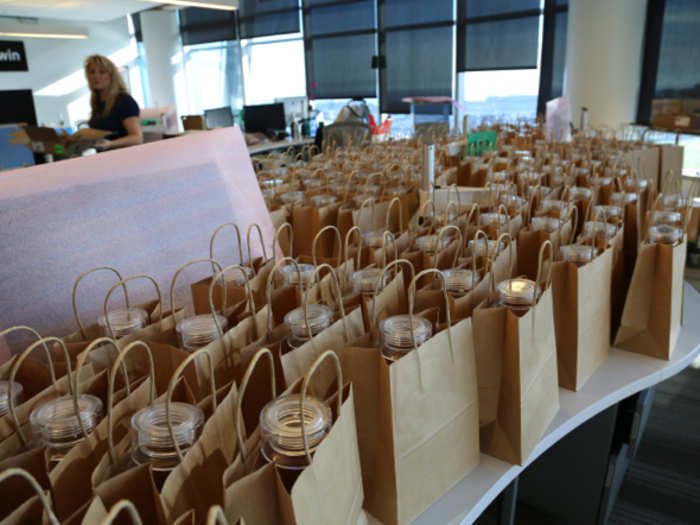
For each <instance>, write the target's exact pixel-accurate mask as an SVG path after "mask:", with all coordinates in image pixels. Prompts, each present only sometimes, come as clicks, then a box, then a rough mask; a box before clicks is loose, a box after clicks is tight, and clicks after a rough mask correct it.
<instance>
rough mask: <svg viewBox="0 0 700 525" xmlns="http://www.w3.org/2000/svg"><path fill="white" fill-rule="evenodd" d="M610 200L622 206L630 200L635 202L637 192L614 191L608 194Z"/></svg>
mask: <svg viewBox="0 0 700 525" xmlns="http://www.w3.org/2000/svg"><path fill="white" fill-rule="evenodd" d="M610 202H612V203H613V204H614V205H615V206H623V205H625V204H629V203H632V202H637V194H636V193H635V192H621V191H615V192H613V193H612V194H611V195H610Z"/></svg>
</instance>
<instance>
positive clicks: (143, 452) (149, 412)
mask: <svg viewBox="0 0 700 525" xmlns="http://www.w3.org/2000/svg"><path fill="white" fill-rule="evenodd" d="M170 421H171V423H172V427H173V437H174V438H175V440H174V441H173V438H172V437H171V436H170V431H169V430H168V419H167V417H166V410H165V403H158V404H155V405H150V406H147V407H145V408H142V409H141V410H139V411H138V412H136V413H135V414H134V415H133V416H131V428H132V429H133V430H134V432H135V433H136V443H135V446H134V447H133V448H132V452H131V458H132V460H133V461H134V463H136V464H137V465H142V464H144V463H150V464H151V466H152V468H153V470H156V471H169V470H173V469H174V468H175V467H177V465H178V464H179V463H180V459H179V457H178V455H177V450H176V448H175V443H177V444H178V445H179V446H180V451H181V452H182V455H183V456H184V455H185V454H186V453H187V451H188V450H189V449H190V447H191V446H192V445H193V444H194V442H195V441H196V440H197V438H198V437H199V433H200V430H201V428H202V425H203V424H204V413H203V412H202V411H201V410H200V409H199V408H197V407H196V406H194V405H190V404H188V403H171V404H170Z"/></svg>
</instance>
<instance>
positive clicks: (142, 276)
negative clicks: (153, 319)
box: [103, 273, 175, 338]
mask: <svg viewBox="0 0 700 525" xmlns="http://www.w3.org/2000/svg"><path fill="white" fill-rule="evenodd" d="M133 279H148V280H149V281H151V283H153V287H154V288H155V289H156V297H158V304H159V305H160V312H159V313H158V321H160V324H161V331H163V297H162V295H161V293H160V286H158V283H157V282H156V280H155V279H154V278H153V277H151V276H150V275H146V274H145V273H140V274H138V275H130V276H129V277H126V278H124V279H122V280H120V281H119V282H118V283H115V284H113V285H112V287H111V288H110V289H109V291H108V292H107V295H106V296H105V302H104V304H103V310H104V314H105V325H106V326H107V334H108V335H109V337H112V338H115V337H114V331H113V330H112V323H111V322H110V320H109V311H108V310H107V305H108V304H109V298H110V296H111V295H112V292H114V290H116V289H117V288H118V287H119V286H123V287H124V288H126V283H127V282H128V281H131V280H133ZM170 307H171V311H170V314H171V315H172V316H173V319H174V318H175V310H173V309H172V304H171V305H170ZM126 311H127V319H128V318H129V316H130V314H129V311H130V310H129V306H128V304H127V310H126ZM149 317H150V315H149ZM149 321H150V319H149Z"/></svg>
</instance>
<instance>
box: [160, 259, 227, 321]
mask: <svg viewBox="0 0 700 525" xmlns="http://www.w3.org/2000/svg"><path fill="white" fill-rule="evenodd" d="M200 262H209V263H211V264H212V267H214V266H216V267H217V268H218V269H219V271H221V270H222V268H221V264H219V261H217V260H216V259H210V258H209V257H202V258H200V259H193V260H191V261H189V262H186V263H185V264H183V265H182V266H180V267H179V268H178V269H177V271H176V272H175V275H173V280H172V281H170V315H172V316H173V320H174V319H175V282H176V281H177V276H178V275H180V273H182V271H183V270H184V269H185V268H188V267H189V266H192V265H193V264H197V263H200ZM223 288H224V301H223V303H222V305H226V299H227V298H226V287H225V286H224V287H223ZM225 308H226V307H225V306H222V308H221V313H223V312H224V310H225Z"/></svg>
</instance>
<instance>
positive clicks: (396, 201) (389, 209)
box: [384, 197, 403, 233]
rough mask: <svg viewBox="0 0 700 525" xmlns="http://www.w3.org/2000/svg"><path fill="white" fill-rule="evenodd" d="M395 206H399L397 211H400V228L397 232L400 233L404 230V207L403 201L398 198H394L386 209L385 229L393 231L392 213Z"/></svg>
mask: <svg viewBox="0 0 700 525" xmlns="http://www.w3.org/2000/svg"><path fill="white" fill-rule="evenodd" d="M394 204H396V205H397V206H398V208H397V209H398V210H399V227H398V229H397V230H396V231H397V232H398V233H400V232H401V230H402V229H403V206H401V199H399V198H398V197H393V198H392V199H391V200H390V201H389V205H388V206H387V208H386V220H385V221H384V223H385V224H384V229H385V230H388V231H391V213H392V211H393V208H394Z"/></svg>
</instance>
